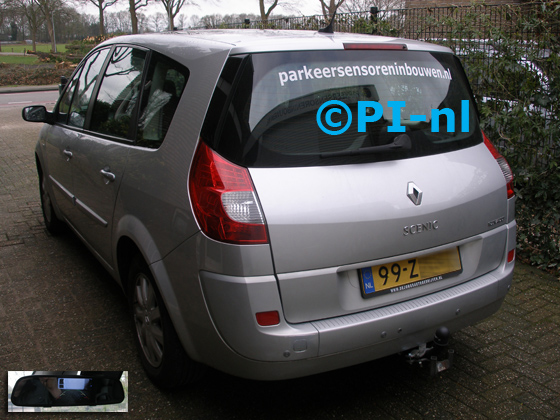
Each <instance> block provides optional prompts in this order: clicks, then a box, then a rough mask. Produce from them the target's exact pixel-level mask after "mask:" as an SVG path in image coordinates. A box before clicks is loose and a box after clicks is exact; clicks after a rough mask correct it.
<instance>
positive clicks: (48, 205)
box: [39, 172, 64, 235]
mask: <svg viewBox="0 0 560 420" xmlns="http://www.w3.org/2000/svg"><path fill="white" fill-rule="evenodd" d="M39 194H40V195H41V210H42V211H43V220H44V221H45V227H46V228H47V230H48V231H49V233H50V234H51V235H58V234H60V233H61V232H62V230H63V229H64V222H63V221H62V220H60V219H59V218H58V217H57V216H56V213H55V211H54V207H53V204H52V200H51V197H50V195H49V192H48V190H47V184H46V180H45V174H44V173H42V172H39Z"/></svg>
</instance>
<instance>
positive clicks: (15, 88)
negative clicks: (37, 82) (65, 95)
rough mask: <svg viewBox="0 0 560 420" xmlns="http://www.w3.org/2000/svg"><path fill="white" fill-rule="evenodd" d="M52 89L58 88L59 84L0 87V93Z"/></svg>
mask: <svg viewBox="0 0 560 420" xmlns="http://www.w3.org/2000/svg"><path fill="white" fill-rule="evenodd" d="M52 90H58V85H46V86H9V87H0V94H2V93H22V92H45V91H52Z"/></svg>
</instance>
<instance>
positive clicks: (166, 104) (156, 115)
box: [137, 52, 189, 149]
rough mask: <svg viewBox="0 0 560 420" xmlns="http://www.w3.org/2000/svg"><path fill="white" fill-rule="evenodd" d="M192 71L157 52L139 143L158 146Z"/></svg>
mask: <svg viewBox="0 0 560 420" xmlns="http://www.w3.org/2000/svg"><path fill="white" fill-rule="evenodd" d="M188 78H189V71H188V69H187V68H185V67H183V66H182V65H181V64H179V63H177V62H175V61H173V60H170V59H168V58H166V57H164V56H162V55H161V54H158V53H155V52H154V53H153V54H152V58H151V59H150V69H149V73H148V79H147V80H146V85H145V87H144V93H143V96H142V106H141V109H140V114H139V115H140V116H139V118H138V132H137V144H138V145H139V146H143V147H149V148H153V149H156V148H158V147H159V146H160V145H161V143H162V142H163V139H164V138H165V135H166V134H167V130H168V129H169V125H170V124H171V120H172V119H173V115H174V114H175V110H176V109H177V105H178V103H179V99H180V98H181V95H182V93H183V90H184V89H185V85H186V84H187V80H188Z"/></svg>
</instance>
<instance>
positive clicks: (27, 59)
mask: <svg viewBox="0 0 560 420" xmlns="http://www.w3.org/2000/svg"><path fill="white" fill-rule="evenodd" d="M0 63H7V64H38V63H39V60H38V58H37V57H36V56H34V55H26V56H23V55H0Z"/></svg>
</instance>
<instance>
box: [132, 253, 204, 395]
mask: <svg viewBox="0 0 560 420" xmlns="http://www.w3.org/2000/svg"><path fill="white" fill-rule="evenodd" d="M128 299H129V304H130V311H131V316H132V320H133V324H134V331H135V333H136V334H135V338H136V344H137V346H138V348H139V353H140V359H141V361H142V365H143V367H144V370H145V371H146V373H147V374H148V377H149V378H150V380H151V381H152V382H153V383H154V384H155V385H156V386H158V387H160V388H167V389H169V388H175V387H178V386H181V385H187V384H189V383H192V382H195V381H196V380H198V379H199V378H200V377H201V376H202V373H203V370H204V366H203V365H201V364H199V363H197V362H195V361H193V360H192V359H190V358H189V356H188V355H187V354H186V352H185V350H184V349H183V346H182V345H181V343H180V341H179V337H177V333H176V332H175V328H174V327H173V324H172V322H171V318H170V317H169V314H168V312H167V309H166V308H165V305H164V302H163V299H162V298H161V295H160V293H159V290H158V289H157V287H156V285H155V281H154V278H153V276H152V273H151V271H150V269H149V267H148V266H147V264H146V263H145V262H144V260H143V259H142V258H141V257H140V256H136V257H135V258H133V260H132V263H131V265H130V270H129V276H128Z"/></svg>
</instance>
